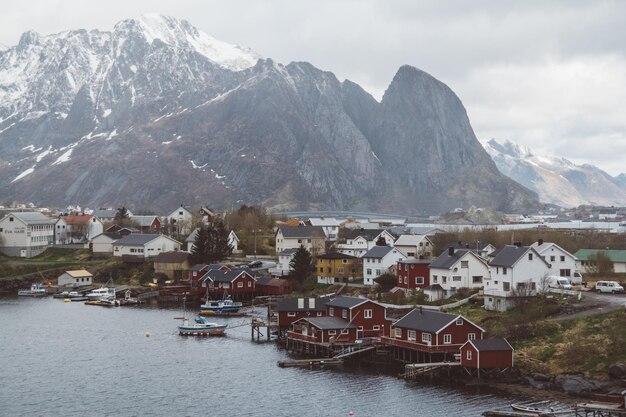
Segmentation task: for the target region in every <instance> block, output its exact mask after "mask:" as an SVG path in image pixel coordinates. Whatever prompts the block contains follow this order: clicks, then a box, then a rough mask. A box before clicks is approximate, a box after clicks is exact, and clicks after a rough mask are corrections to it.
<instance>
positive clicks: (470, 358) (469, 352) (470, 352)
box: [465, 350, 472, 361]
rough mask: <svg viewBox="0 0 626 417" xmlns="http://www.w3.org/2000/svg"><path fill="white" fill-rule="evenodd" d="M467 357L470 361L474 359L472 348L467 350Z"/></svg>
mask: <svg viewBox="0 0 626 417" xmlns="http://www.w3.org/2000/svg"><path fill="white" fill-rule="evenodd" d="M465 358H467V360H468V361H471V360H472V351H471V350H468V351H467V354H466V355H465Z"/></svg>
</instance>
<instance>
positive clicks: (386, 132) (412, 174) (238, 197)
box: [0, 16, 537, 213]
mask: <svg viewBox="0 0 626 417" xmlns="http://www.w3.org/2000/svg"><path fill="white" fill-rule="evenodd" d="M155 20H156V21H157V23H158V24H157V25H156V26H157V27H156V28H152V29H149V30H146V29H145V27H144V26H146V25H148V24H150V22H154V21H155ZM146 22H147V23H146ZM162 24H164V25H167V27H166V28H165V29H164V28H163V27H162ZM163 32H164V33H165V34H162V33H163ZM27 33H28V34H25V35H23V36H22V39H20V43H19V44H18V45H17V46H15V47H12V48H10V49H8V50H7V51H4V52H0V151H1V152H0V195H2V196H11V198H12V199H20V200H27V201H36V202H41V203H42V204H57V205H66V204H67V202H68V201H71V202H74V203H79V204H81V205H83V206H84V205H90V206H100V205H111V204H126V205H127V206H129V207H141V208H145V207H147V206H149V207H154V208H159V209H167V208H169V207H171V206H172V205H175V206H177V205H178V204H180V202H185V203H187V204H206V203H210V204H211V205H213V206H215V207H218V208H219V207H229V206H231V205H232V204H233V203H234V202H236V201H243V202H246V203H248V204H264V205H266V206H267V207H269V208H271V209H276V210H293V209H312V210H315V209H353V210H357V209H358V210H364V209H367V210H376V211H382V212H413V213H414V212H426V213H435V212H439V211H445V210H448V209H451V208H455V207H459V206H461V207H462V206H467V207H469V206H471V205H476V206H490V207H492V208H495V209H501V210H508V209H518V208H528V207H534V206H536V205H537V200H536V196H535V195H534V194H533V193H532V192H530V191H529V190H527V189H525V188H524V187H522V186H520V185H519V184H517V183H515V182H513V181H512V180H510V179H509V178H507V177H505V176H503V175H501V174H500V173H499V172H498V170H497V168H496V166H495V164H494V163H493V161H492V160H491V159H490V158H489V157H488V155H487V154H486V152H485V151H484V149H483V148H482V147H481V146H480V144H479V142H478V141H477V139H476V137H475V135H474V133H473V131H472V128H471V125H470V123H469V119H468V118H467V113H466V111H465V109H464V107H463V105H462V103H461V101H460V100H459V99H458V97H457V96H456V95H455V94H454V92H452V90H451V89H449V87H447V86H446V85H445V84H444V83H442V82H440V81H438V80H436V79H435V78H433V77H432V76H430V75H429V74H427V73H425V72H423V71H421V70H418V69H416V68H414V67H410V66H402V67H400V68H399V69H398V72H397V73H396V75H395V76H394V78H393V79H392V80H391V82H390V85H389V87H388V89H387V91H386V92H385V95H384V96H383V98H382V100H381V102H380V103H379V102H377V101H376V100H375V99H374V98H373V97H372V96H371V95H370V94H369V93H367V92H366V91H365V90H364V89H363V88H361V87H360V86H359V85H358V84H356V83H354V82H352V81H349V80H344V81H340V80H338V79H337V78H336V76H335V75H334V74H333V73H332V72H329V71H323V70H320V69H318V68H316V67H315V66H313V65H312V64H310V63H307V62H292V63H289V64H287V65H283V64H279V63H276V62H275V61H273V60H272V59H270V58H258V57H260V55H258V54H256V53H255V52H250V51H249V50H247V49H244V48H239V49H235V51H236V52H237V54H243V55H238V56H240V57H241V56H244V57H246V59H242V60H235V61H229V62H227V63H226V64H224V63H223V62H222V63H220V62H218V61H220V60H219V59H217V58H216V59H215V60H211V59H209V58H208V57H207V56H206V55H205V54H203V53H200V52H199V51H200V50H201V51H204V52H206V51H207V50H208V49H207V48H208V47H207V48H205V47H204V46H198V45H197V44H194V43H193V42H190V41H189V37H190V36H191V37H192V38H193V39H195V40H202V41H203V42H204V41H207V39H213V38H211V37H209V36H208V35H206V34H203V32H200V31H198V30H197V29H195V28H194V27H193V26H191V25H190V24H188V23H187V22H184V21H178V20H176V19H174V18H169V17H157V18H155V16H150V17H148V18H141V19H128V20H125V21H122V22H120V23H118V24H117V25H116V26H115V28H114V30H113V31H112V32H100V31H89V32H88V31H86V30H84V29H81V30H77V31H68V32H62V33H61V34H57V35H48V36H40V35H37V34H34V33H29V32H27ZM159 36H160V37H163V38H164V40H162V39H160V38H159ZM172 37H173V38H172ZM194 42H195V41H194ZM198 42H199V41H198ZM207 42H208V41H207ZM210 42H213V41H210ZM216 42H221V41H215V42H213V43H212V44H211V45H217V43H216ZM222 44H223V43H220V45H222ZM42 45H44V46H42ZM224 48H226V49H227V50H229V51H233V49H232V48H231V49H228V48H229V47H228V48H227V47H224ZM233 48H238V47H233ZM227 55H228V54H227ZM220 56H222V55H220ZM222 57H223V56H222ZM229 57H230V55H229ZM257 58H258V59H257ZM253 59H256V61H255V62H254V63H253V64H252V60H253ZM35 61H36V62H35ZM18 69H26V71H22V72H20V73H19V74H18V73H17V70H18ZM16 75H20V76H21V78H20V77H16Z"/></svg>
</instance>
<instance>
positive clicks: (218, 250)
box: [209, 220, 233, 263]
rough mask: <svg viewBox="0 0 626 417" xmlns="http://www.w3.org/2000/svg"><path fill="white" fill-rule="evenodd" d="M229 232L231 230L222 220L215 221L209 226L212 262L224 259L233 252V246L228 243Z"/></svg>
mask: <svg viewBox="0 0 626 417" xmlns="http://www.w3.org/2000/svg"><path fill="white" fill-rule="evenodd" d="M228 234H229V232H228V230H227V229H226V226H225V225H224V222H223V221H222V220H217V221H215V222H214V224H213V225H212V227H211V228H209V242H210V245H209V246H210V248H211V249H210V250H211V259H212V263H213V262H219V261H222V260H224V259H226V258H228V257H229V256H230V255H231V254H232V253H233V247H232V246H231V245H230V243H228Z"/></svg>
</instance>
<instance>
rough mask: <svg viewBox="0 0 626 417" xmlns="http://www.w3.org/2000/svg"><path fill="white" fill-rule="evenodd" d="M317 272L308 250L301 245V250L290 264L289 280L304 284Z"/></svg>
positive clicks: (299, 249)
mask: <svg viewBox="0 0 626 417" xmlns="http://www.w3.org/2000/svg"><path fill="white" fill-rule="evenodd" d="M313 271H315V266H314V265H313V258H312V257H311V254H310V253H309V251H308V250H306V249H305V248H304V246H302V245H300V248H298V250H297V251H296V253H295V254H294V255H293V258H292V259H291V262H289V278H291V279H293V280H295V281H297V282H298V283H299V284H302V283H303V282H304V281H305V280H306V279H307V278H308V277H310V276H311V274H312V273H313Z"/></svg>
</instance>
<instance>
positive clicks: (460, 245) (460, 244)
mask: <svg viewBox="0 0 626 417" xmlns="http://www.w3.org/2000/svg"><path fill="white" fill-rule="evenodd" d="M458 244H459V248H462V247H463V242H461V241H460V240H459V241H458Z"/></svg>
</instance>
